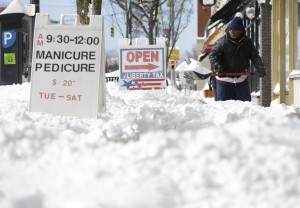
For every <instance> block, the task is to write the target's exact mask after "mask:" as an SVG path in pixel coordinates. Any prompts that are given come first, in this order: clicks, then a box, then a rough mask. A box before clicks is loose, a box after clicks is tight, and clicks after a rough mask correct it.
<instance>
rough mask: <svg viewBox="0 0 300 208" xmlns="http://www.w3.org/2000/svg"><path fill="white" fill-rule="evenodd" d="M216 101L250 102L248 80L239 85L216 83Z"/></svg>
mask: <svg viewBox="0 0 300 208" xmlns="http://www.w3.org/2000/svg"><path fill="white" fill-rule="evenodd" d="M215 92H216V100H217V101H225V100H241V101H249V102H250V101H251V93H250V88H249V84H248V80H245V81H244V82H241V83H236V84H234V83H223V82H222V83H220V82H218V81H217V83H216V90H215Z"/></svg>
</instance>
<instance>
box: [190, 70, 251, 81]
mask: <svg viewBox="0 0 300 208" xmlns="http://www.w3.org/2000/svg"><path fill="white" fill-rule="evenodd" d="M242 75H247V76H250V75H251V73H250V72H235V73H231V72H225V73H215V72H210V73H207V74H201V73H199V72H195V71H185V72H184V78H186V79H192V80H204V79H207V78H209V77H211V76H212V77H216V76H225V77H236V76H242Z"/></svg>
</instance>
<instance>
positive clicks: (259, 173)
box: [0, 82, 300, 208]
mask: <svg viewBox="0 0 300 208" xmlns="http://www.w3.org/2000/svg"><path fill="white" fill-rule="evenodd" d="M106 87H107V111H106V112H105V113H103V114H101V116H100V118H99V119H79V118H74V117H60V116H51V115H49V114H45V113H30V112H28V111H27V109H28V106H29V89H30V84H28V83H26V84H23V85H14V86H1V87H0V96H1V101H0V161H1V163H0V207H1V208H57V207H59V208H141V207H142V208H166V207H173V208H199V207H201V208H225V207H230V208H240V207H243V208H274V207H284V208H296V207H298V206H299V203H300V197H299V196H300V153H299V152H300V137H299V135H300V128H299V126H300V119H299V118H300V110H299V108H295V107H290V106H285V105H279V104H274V105H273V106H271V107H269V108H263V107H260V106H258V105H256V104H255V103H249V102H240V101H226V102H215V101H213V100H206V99H204V98H203V97H201V96H200V95H201V94H202V93H200V92H195V93H193V94H192V95H191V96H189V97H188V96H185V95H184V94H183V93H182V92H179V91H177V90H175V89H174V88H168V90H167V92H166V93H163V94H160V95H158V94H155V93H153V94H152V93H142V92H134V93H133V92H127V91H126V92H124V91H119V86H118V83H117V82H109V83H107V84H106Z"/></svg>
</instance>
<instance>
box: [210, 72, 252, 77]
mask: <svg viewBox="0 0 300 208" xmlns="http://www.w3.org/2000/svg"><path fill="white" fill-rule="evenodd" d="M242 75H247V76H250V75H251V73H250V72H232V73H231V72H226V73H211V74H210V76H213V77H217V76H225V77H235V76H242Z"/></svg>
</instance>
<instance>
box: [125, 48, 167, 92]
mask: <svg viewBox="0 0 300 208" xmlns="http://www.w3.org/2000/svg"><path fill="white" fill-rule="evenodd" d="M165 63H166V60H165V47H159V46H157V45H148V46H146V47H145V46H127V47H124V48H120V89H123V90H161V89H165V88H166V67H165V65H166V64H165Z"/></svg>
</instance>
